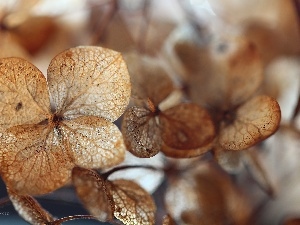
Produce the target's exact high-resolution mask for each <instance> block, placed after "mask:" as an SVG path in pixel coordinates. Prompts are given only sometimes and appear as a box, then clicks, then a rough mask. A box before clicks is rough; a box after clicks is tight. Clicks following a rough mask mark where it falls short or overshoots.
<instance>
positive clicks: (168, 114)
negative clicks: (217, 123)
mask: <svg viewBox="0 0 300 225" xmlns="http://www.w3.org/2000/svg"><path fill="white" fill-rule="evenodd" d="M131 57H132V58H127V62H128V66H129V72H130V75H131V77H132V82H133V94H134V97H135V98H136V99H135V102H134V104H135V106H132V107H131V108H129V109H127V110H126V112H125V113H124V118H123V123H122V133H123V135H124V140H125V144H126V146H127V149H128V150H129V151H130V152H131V153H132V154H134V155H136V156H138V157H151V156H154V155H155V154H157V153H158V152H159V151H162V152H163V153H165V154H166V155H168V156H171V157H193V156H198V155H200V154H202V153H204V152H206V151H208V150H209V149H210V147H211V144H212V141H213V139H214V136H215V129H214V124H213V122H212V120H211V118H210V115H209V114H208V112H207V111H206V110H205V109H203V108H202V107H200V106H198V105H196V104H193V103H180V104H177V105H175V106H173V107H171V108H168V109H162V108H160V106H161V105H160V104H161V103H162V102H163V100H165V99H166V98H167V97H168V96H169V95H170V94H171V93H172V91H173V90H174V85H173V82H172V80H171V79H170V77H169V76H168V74H167V72H166V71H165V69H164V68H163V67H162V66H160V65H159V64H158V62H155V61H153V59H152V60H150V59H148V58H146V57H144V58H143V57H138V56H131Z"/></svg>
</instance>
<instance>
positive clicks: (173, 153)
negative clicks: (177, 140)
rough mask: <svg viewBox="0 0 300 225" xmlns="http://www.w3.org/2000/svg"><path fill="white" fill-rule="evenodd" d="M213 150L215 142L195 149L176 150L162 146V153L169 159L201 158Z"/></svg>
mask: <svg viewBox="0 0 300 225" xmlns="http://www.w3.org/2000/svg"><path fill="white" fill-rule="evenodd" d="M212 148H213V142H211V143H209V144H208V145H205V146H204V147H198V148H194V149H183V150H180V149H176V148H172V147H170V146H168V145H166V144H163V145H162V146H161V151H162V152H163V153H164V154H165V155H166V156H168V157H172V158H181V159H182V158H192V157H197V156H200V155H202V154H204V153H206V152H208V151H209V150H211V149H212Z"/></svg>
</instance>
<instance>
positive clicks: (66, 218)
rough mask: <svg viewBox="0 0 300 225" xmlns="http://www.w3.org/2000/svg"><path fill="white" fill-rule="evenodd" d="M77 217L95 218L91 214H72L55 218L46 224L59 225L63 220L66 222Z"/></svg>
mask: <svg viewBox="0 0 300 225" xmlns="http://www.w3.org/2000/svg"><path fill="white" fill-rule="evenodd" d="M78 219H89V220H97V218H96V217H94V216H92V215H73V216H66V217H63V218H60V219H57V220H55V221H53V222H48V223H47V225H59V224H61V223H63V222H67V221H70V220H78Z"/></svg>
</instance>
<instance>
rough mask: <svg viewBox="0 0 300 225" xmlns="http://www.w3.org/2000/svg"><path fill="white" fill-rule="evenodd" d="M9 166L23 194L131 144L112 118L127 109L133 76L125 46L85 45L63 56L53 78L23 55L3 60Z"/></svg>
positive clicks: (57, 182) (44, 189) (5, 172)
mask: <svg viewBox="0 0 300 225" xmlns="http://www.w3.org/2000/svg"><path fill="white" fill-rule="evenodd" d="M0 81H1V85H0V90H1V99H2V102H1V103H0V107H1V111H2V115H1V119H0V124H1V139H0V146H1V152H0V159H1V174H2V177H3V179H4V181H5V182H6V184H7V185H8V186H9V187H12V188H13V189H14V190H16V191H17V192H18V193H19V194H43V193H48V192H51V191H53V190H55V189H57V188H59V187H61V186H62V185H64V184H65V183H66V182H67V181H68V180H69V179H70V176H71V169H72V167H73V166H75V165H80V166H84V167H89V168H107V167H110V166H113V165H116V164H118V163H120V162H121V161H122V160H123V158H124V153H125V146H124V143H123V138H122V134H121V132H120V131H119V129H118V128H117V127H116V126H115V125H114V124H112V123H111V122H113V121H114V120H116V119H117V118H118V117H119V116H120V115H121V114H122V113H123V111H124V110H125V107H126V105H127V104H128V102H129V97H130V79H129V75H128V72H127V69H126V65H125V63H124V61H123V60H122V57H121V55H120V54H119V53H117V52H114V51H112V50H108V49H103V48H100V47H77V48H72V49H69V50H66V51H64V52H63V53H61V54H59V55H58V56H56V57H55V58H54V59H53V60H52V61H51V63H50V66H49V68H48V87H49V92H50V96H51V99H52V100H51V102H52V103H53V111H54V113H52V112H51V111H50V99H49V94H48V91H47V84H46V79H45V77H44V76H43V75H42V73H41V72H40V71H39V70H38V69H37V68H36V67H34V66H33V65H32V64H30V63H28V62H26V61H25V60H21V59H18V58H6V59H1V60H0Z"/></svg>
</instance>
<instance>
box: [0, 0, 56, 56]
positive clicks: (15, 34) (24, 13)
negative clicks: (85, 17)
mask: <svg viewBox="0 0 300 225" xmlns="http://www.w3.org/2000/svg"><path fill="white" fill-rule="evenodd" d="M15 3H17V4H14V6H13V7H12V8H11V9H6V10H5V11H4V15H3V16H2V17H1V18H0V23H1V28H2V29H1V35H3V34H9V35H11V36H12V38H13V40H14V42H16V43H17V44H19V45H21V46H22V47H23V48H24V49H26V50H27V52H28V53H30V54H34V53H36V52H37V51H38V50H40V49H41V48H42V47H44V46H45V44H46V43H47V42H48V41H49V40H50V39H51V37H52V35H53V34H54V33H55V32H56V31H57V25H56V23H55V22H54V19H53V18H52V17H49V16H34V15H32V9H33V7H34V6H36V4H37V3H38V1H25V2H24V3H23V2H21V1H17V2H15Z"/></svg>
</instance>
